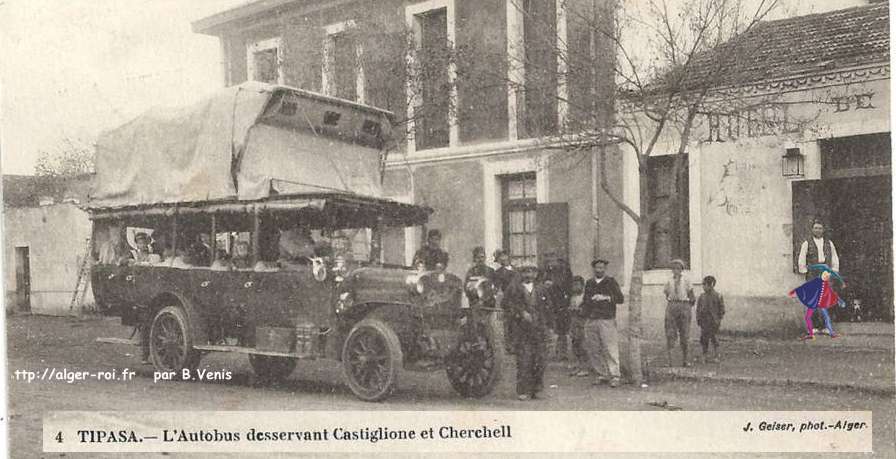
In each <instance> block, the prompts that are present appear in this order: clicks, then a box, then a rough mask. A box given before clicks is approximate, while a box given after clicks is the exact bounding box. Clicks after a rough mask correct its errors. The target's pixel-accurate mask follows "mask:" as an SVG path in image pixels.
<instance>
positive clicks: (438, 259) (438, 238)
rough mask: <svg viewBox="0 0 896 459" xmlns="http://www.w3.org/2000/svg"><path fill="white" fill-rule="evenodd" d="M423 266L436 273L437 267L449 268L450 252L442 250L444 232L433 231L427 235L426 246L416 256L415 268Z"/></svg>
mask: <svg viewBox="0 0 896 459" xmlns="http://www.w3.org/2000/svg"><path fill="white" fill-rule="evenodd" d="M419 264H422V265H423V267H424V269H426V270H427V271H435V270H436V269H437V265H439V264H441V265H442V269H445V268H447V267H448V252H446V251H444V250H442V232H441V231H439V230H437V229H431V230H429V231H428V232H427V233H426V244H424V245H423V247H420V250H418V251H417V253H415V254H414V266H417V265H419Z"/></svg>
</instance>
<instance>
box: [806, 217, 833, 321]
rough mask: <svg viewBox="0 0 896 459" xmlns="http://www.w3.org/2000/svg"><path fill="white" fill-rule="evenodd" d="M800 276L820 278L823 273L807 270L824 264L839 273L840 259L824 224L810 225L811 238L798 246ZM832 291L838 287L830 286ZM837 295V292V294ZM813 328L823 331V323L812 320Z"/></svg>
mask: <svg viewBox="0 0 896 459" xmlns="http://www.w3.org/2000/svg"><path fill="white" fill-rule="evenodd" d="M797 264H798V265H799V271H800V274H804V275H805V276H806V280H807V281H809V280H812V279H815V278H816V277H819V276H821V274H822V272H823V271H816V270H811V269H809V266H812V265H815V264H826V265H828V266H830V267H831V269H833V270H834V271H835V272H838V273H839V272H840V257H839V256H838V255H837V248H836V247H834V243H833V242H831V240H830V239H828V238H827V237H825V235H824V223H822V222H821V221H820V220H815V221H814V222H813V223H812V237H811V238H809V240H806V241H803V243H802V245H800V254H799V257H798V260H797ZM832 285H833V286H834V290H838V289H839V285H837V284H836V283H834V284H832ZM838 293H839V292H838ZM813 323H814V328H817V329H819V330H821V329H824V323H823V322H821V319H820V318H817V316H816V318H815V319H813Z"/></svg>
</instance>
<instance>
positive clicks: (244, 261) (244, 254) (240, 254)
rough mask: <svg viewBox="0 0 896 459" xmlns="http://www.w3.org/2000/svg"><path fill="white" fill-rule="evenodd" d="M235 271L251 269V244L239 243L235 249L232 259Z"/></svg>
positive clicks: (231, 262) (231, 264)
mask: <svg viewBox="0 0 896 459" xmlns="http://www.w3.org/2000/svg"><path fill="white" fill-rule="evenodd" d="M230 266H232V267H233V269H251V268H252V259H251V257H250V256H249V243H248V242H246V241H239V242H237V243H236V245H234V247H233V257H232V258H231V259H230Z"/></svg>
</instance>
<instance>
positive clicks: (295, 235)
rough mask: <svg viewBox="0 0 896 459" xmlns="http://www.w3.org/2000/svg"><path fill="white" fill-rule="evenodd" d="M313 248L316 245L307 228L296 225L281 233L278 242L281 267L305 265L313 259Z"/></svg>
mask: <svg viewBox="0 0 896 459" xmlns="http://www.w3.org/2000/svg"><path fill="white" fill-rule="evenodd" d="M315 248H316V244H315V243H314V238H312V237H311V230H310V229H308V227H306V226H302V225H297V226H296V227H295V228H293V229H290V230H286V231H281V232H280V241H279V242H278V249H279V251H280V257H279V262H280V264H281V265H282V266H289V265H295V264H299V265H307V264H308V263H309V261H310V259H311V258H314V257H315Z"/></svg>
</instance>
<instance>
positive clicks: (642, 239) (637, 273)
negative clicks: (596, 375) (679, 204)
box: [628, 172, 650, 385]
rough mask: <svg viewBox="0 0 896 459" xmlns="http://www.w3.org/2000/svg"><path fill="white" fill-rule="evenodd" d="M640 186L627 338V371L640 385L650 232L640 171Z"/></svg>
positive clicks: (644, 180) (644, 178)
mask: <svg viewBox="0 0 896 459" xmlns="http://www.w3.org/2000/svg"><path fill="white" fill-rule="evenodd" d="M638 182H639V188H640V194H641V197H640V204H641V209H640V214H641V218H640V221H639V222H638V236H637V239H636V241H635V254H634V257H633V258H632V275H631V281H630V283H629V289H628V337H629V338H628V340H629V347H628V349H629V365H630V368H629V371H630V372H631V380H632V383H633V384H637V385H640V384H641V383H642V382H643V381H644V374H643V371H642V361H641V338H642V336H643V334H642V331H643V325H642V323H641V306H642V303H643V301H642V297H641V291H642V289H643V286H644V266H645V265H646V262H647V237H648V235H649V234H650V218H649V214H648V205H649V204H650V199H649V195H648V194H647V193H648V180H647V174H646V173H643V172H642V173H641V174H640V177H639V180H638Z"/></svg>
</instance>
